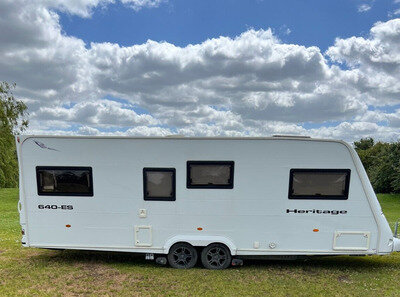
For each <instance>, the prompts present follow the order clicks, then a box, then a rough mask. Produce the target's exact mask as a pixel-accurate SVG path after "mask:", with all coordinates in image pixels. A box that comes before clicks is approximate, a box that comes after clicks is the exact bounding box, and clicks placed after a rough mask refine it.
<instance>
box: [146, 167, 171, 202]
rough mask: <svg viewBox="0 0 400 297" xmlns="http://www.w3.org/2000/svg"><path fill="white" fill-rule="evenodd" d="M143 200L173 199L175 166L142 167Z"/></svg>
mask: <svg viewBox="0 0 400 297" xmlns="http://www.w3.org/2000/svg"><path fill="white" fill-rule="evenodd" d="M143 190H144V200H158V201H174V200H175V168H143Z"/></svg>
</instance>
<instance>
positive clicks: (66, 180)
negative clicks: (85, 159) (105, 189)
mask: <svg viewBox="0 0 400 297" xmlns="http://www.w3.org/2000/svg"><path fill="white" fill-rule="evenodd" d="M36 178H37V186H38V194H39V195H49V196H54V195H59V196H93V182H92V180H93V178H92V168H91V167H50V166H47V167H43V166H40V167H36Z"/></svg>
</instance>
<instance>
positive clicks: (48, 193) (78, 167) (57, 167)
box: [36, 166, 94, 197]
mask: <svg viewBox="0 0 400 297" xmlns="http://www.w3.org/2000/svg"><path fill="white" fill-rule="evenodd" d="M44 170H87V171H89V182H90V185H89V192H88V193H82V192H43V191H41V185H40V171H44ZM36 183H37V193H38V196H71V197H93V196H94V190H93V170H92V167H88V166H36Z"/></svg>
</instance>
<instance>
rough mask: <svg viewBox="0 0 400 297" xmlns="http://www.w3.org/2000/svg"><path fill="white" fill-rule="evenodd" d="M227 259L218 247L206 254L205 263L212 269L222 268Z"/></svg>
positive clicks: (222, 250)
mask: <svg viewBox="0 0 400 297" xmlns="http://www.w3.org/2000/svg"><path fill="white" fill-rule="evenodd" d="M227 258H228V257H227V254H226V251H225V250H224V249H221V248H219V247H215V248H212V249H210V250H209V251H208V252H207V262H208V264H210V265H211V266H213V267H222V266H223V265H224V264H225V262H226V260H227Z"/></svg>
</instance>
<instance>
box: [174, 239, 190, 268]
mask: <svg viewBox="0 0 400 297" xmlns="http://www.w3.org/2000/svg"><path fill="white" fill-rule="evenodd" d="M196 262H197V251H196V249H195V248H194V247H193V246H192V245H190V244H188V243H185V242H178V243H176V244H174V245H173V246H172V247H171V248H170V249H169V253H168V263H169V265H171V267H173V268H178V269H189V268H193V267H194V266H195V265H196Z"/></svg>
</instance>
